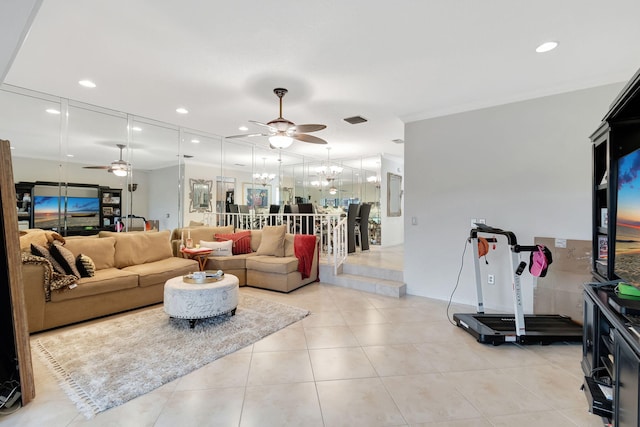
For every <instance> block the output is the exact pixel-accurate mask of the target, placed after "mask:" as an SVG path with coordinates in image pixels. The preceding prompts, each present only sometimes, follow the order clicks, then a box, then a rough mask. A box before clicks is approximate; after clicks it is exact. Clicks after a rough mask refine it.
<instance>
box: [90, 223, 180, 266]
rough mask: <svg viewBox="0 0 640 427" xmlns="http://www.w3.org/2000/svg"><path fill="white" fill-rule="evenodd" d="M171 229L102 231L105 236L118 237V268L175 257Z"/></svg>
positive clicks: (116, 260)
mask: <svg viewBox="0 0 640 427" xmlns="http://www.w3.org/2000/svg"><path fill="white" fill-rule="evenodd" d="M169 234H170V233H169V230H165V231H157V232H156V231H143V232H127V233H116V232H111V231H101V232H100V233H99V236H100V238H102V237H103V236H106V237H114V238H115V239H116V254H115V266H116V268H124V267H128V266H131V265H139V264H144V263H147V262H154V261H160V260H163V259H166V258H171V257H173V252H172V251H171V242H170V241H169Z"/></svg>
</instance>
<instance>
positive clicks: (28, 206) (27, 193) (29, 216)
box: [15, 182, 33, 230]
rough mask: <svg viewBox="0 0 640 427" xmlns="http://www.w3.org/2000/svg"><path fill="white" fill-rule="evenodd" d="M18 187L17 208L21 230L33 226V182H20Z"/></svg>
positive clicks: (17, 184)
mask: <svg viewBox="0 0 640 427" xmlns="http://www.w3.org/2000/svg"><path fill="white" fill-rule="evenodd" d="M15 187H16V210H17V212H18V227H19V228H20V230H24V229H26V228H33V183H30V182H18V183H16V184H15Z"/></svg>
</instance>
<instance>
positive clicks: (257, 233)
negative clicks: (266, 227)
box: [251, 230, 262, 252]
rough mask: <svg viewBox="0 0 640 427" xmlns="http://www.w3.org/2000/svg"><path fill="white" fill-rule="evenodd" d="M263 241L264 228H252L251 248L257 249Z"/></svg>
mask: <svg viewBox="0 0 640 427" xmlns="http://www.w3.org/2000/svg"><path fill="white" fill-rule="evenodd" d="M260 243H262V230H251V250H252V251H253V252H255V251H257V250H258V248H259V247H260Z"/></svg>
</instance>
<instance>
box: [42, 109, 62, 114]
mask: <svg viewBox="0 0 640 427" xmlns="http://www.w3.org/2000/svg"><path fill="white" fill-rule="evenodd" d="M45 111H46V112H47V113H49V114H60V111H58V110H56V109H55V108H47V109H46V110H45Z"/></svg>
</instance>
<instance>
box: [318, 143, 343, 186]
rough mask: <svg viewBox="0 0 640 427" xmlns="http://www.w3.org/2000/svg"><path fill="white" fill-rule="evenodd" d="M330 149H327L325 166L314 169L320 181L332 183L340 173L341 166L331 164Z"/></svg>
mask: <svg viewBox="0 0 640 427" xmlns="http://www.w3.org/2000/svg"><path fill="white" fill-rule="evenodd" d="M330 154H331V147H327V164H326V165H324V166H320V167H318V168H317V169H316V172H317V173H318V175H320V178H321V179H324V180H326V181H327V182H332V181H333V180H334V179H336V178H337V177H338V175H340V174H341V173H342V166H338V165H332V164H331V155H330Z"/></svg>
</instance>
